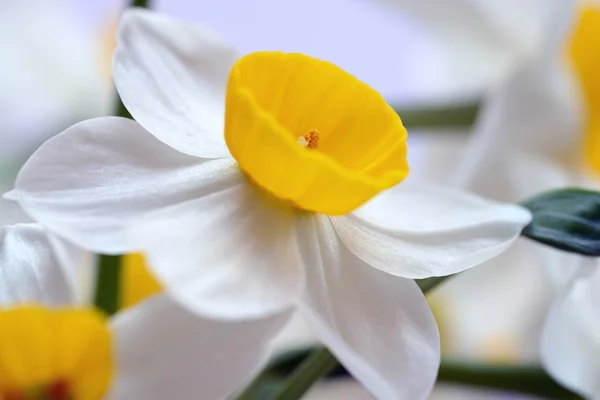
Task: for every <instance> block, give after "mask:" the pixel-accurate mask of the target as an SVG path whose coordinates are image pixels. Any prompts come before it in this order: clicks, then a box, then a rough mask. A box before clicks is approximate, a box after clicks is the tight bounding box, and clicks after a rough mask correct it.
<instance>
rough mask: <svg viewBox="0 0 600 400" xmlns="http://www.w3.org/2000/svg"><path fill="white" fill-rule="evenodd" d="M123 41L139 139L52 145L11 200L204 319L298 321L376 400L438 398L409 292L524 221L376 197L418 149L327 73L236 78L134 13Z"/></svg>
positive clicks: (123, 129)
mask: <svg viewBox="0 0 600 400" xmlns="http://www.w3.org/2000/svg"><path fill="white" fill-rule="evenodd" d="M118 39H119V40H118V47H117V51H116V54H115V59H114V65H113V69H114V71H113V73H114V77H115V82H116V85H117V88H118V90H119V93H120V95H121V97H122V99H123V101H124V103H125V105H126V106H127V108H128V110H129V111H130V112H131V113H132V115H133V116H134V117H135V118H136V121H137V122H134V121H131V120H126V119H122V118H113V117H111V118H101V119H94V120H90V121H86V122H82V123H80V124H77V125H75V126H73V127H71V128H70V129H68V130H66V131H65V132H63V133H61V134H59V135H57V136H56V137H54V138H53V139H51V140H49V141H48V142H46V144H44V145H43V146H42V147H41V148H40V149H39V150H38V151H37V152H36V153H35V154H34V155H33V156H32V157H31V159H30V160H29V161H28V163H27V164H26V165H25V166H24V168H23V169H22V171H21V172H20V174H19V177H18V179H17V182H16V186H15V190H14V191H13V192H11V194H10V195H8V196H9V197H10V198H11V199H14V200H16V201H18V202H19V203H20V205H21V206H22V207H23V208H24V209H25V210H26V211H27V212H28V213H29V214H30V215H31V216H32V217H33V218H35V219H36V220H37V221H39V222H40V223H42V224H43V225H45V226H47V227H48V228H49V229H51V230H52V231H53V232H56V233H58V234H59V235H61V236H62V237H64V238H66V239H68V240H71V241H73V242H75V243H77V244H79V245H81V246H83V247H86V248H89V249H91V250H93V251H98V252H105V253H106V252H108V253H123V252H130V251H134V250H138V249H141V250H143V251H144V253H145V255H146V256H147V259H148V260H149V262H150V264H151V267H152V268H153V269H154V272H155V274H156V275H157V276H158V277H159V279H160V280H161V282H162V284H164V287H165V290H166V291H168V292H169V293H170V294H171V295H172V296H173V297H174V298H176V299H177V300H178V301H180V302H181V303H182V304H184V305H185V306H186V307H187V308H188V309H190V310H193V311H194V312H196V313H199V314H201V315H205V316H211V317H214V318H221V319H227V320H239V319H254V318H264V317H265V316H267V315H272V314H275V313H291V312H292V310H294V309H297V310H299V311H300V312H301V313H302V314H303V316H304V318H305V319H306V320H307V321H308V322H309V324H310V325H311V327H312V329H313V330H314V331H315V333H316V334H317V335H318V337H319V338H320V340H321V341H322V342H323V343H324V344H325V345H326V346H327V347H329V348H330V349H331V350H332V351H333V352H334V353H335V355H336V356H337V357H338V358H339V359H340V361H341V362H342V363H343V364H344V365H345V366H346V367H347V368H348V369H349V370H350V372H351V373H352V374H353V375H354V376H355V377H356V378H357V379H358V380H359V381H361V383H363V384H364V385H365V386H366V387H367V388H368V390H369V391H370V392H372V393H373V394H374V395H375V396H377V397H379V398H384V399H387V398H395V399H420V398H425V397H427V395H428V393H429V391H430V390H431V387H432V385H433V382H434V380H435V376H436V369H437V365H438V362H439V337H438V332H437V329H436V325H435V321H434V319H433V317H432V315H431V312H430V310H429V308H428V306H427V303H426V301H425V298H424V296H423V294H422V293H421V291H420V290H419V288H418V286H417V285H416V283H415V282H414V281H413V279H414V278H425V277H430V276H440V275H447V274H452V273H456V272H460V271H463V270H465V269H468V268H470V267H472V266H474V265H477V264H479V263H481V262H483V261H485V260H487V259H489V258H491V257H494V256H495V255H497V254H499V253H500V252H502V251H503V250H505V249H506V248H507V247H508V246H509V245H510V244H511V243H512V242H513V241H514V239H515V238H516V237H517V236H518V235H519V233H520V231H521V229H522V228H523V226H524V225H525V224H527V223H528V222H529V219H530V216H529V213H528V212H526V211H525V210H524V209H522V208H520V207H517V206H512V205H503V204H497V203H492V202H488V201H485V200H483V199H480V198H477V197H474V196H471V195H468V194H464V193H460V192H456V191H453V190H448V189H440V188H436V187H432V186H420V185H397V186H394V187H393V188H392V189H389V190H387V191H383V192H381V193H380V194H379V195H378V196H376V197H373V196H374V195H375V194H377V192H379V191H381V190H383V189H386V188H388V187H390V186H393V185H394V184H395V183H397V182H399V181H400V180H401V179H402V178H403V177H404V176H405V175H406V173H407V169H406V163H405V152H406V148H405V142H404V140H405V135H406V132H405V130H404V128H403V127H402V125H401V124H400V121H399V119H398V117H397V116H396V115H395V114H394V113H393V111H392V110H391V108H389V107H388V106H387V105H386V104H385V102H384V101H383V99H382V98H381V97H380V96H379V95H378V94H377V93H376V92H374V91H373V90H372V89H370V88H368V87H367V86H366V85H364V84H362V83H360V82H358V81H357V80H356V79H355V78H353V77H352V76H350V75H348V74H346V73H344V72H343V71H341V70H339V69H338V68H337V67H335V66H333V65H331V64H329V63H326V62H323V61H319V60H315V59H312V58H310V57H306V56H302V55H284V54H282V53H255V54H251V55H249V56H246V57H243V58H241V59H240V60H238V61H237V62H236V60H237V59H238V56H237V54H236V53H235V51H234V50H233V49H231V48H230V47H229V46H228V45H227V44H226V43H224V42H223V41H222V40H220V39H219V38H217V37H215V35H214V34H212V33H210V32H207V31H206V30H204V29H203V28H201V27H199V26H196V25H191V24H187V23H183V22H178V21H175V20H172V19H169V18H166V17H163V16H159V15H155V14H153V13H151V12H147V11H142V10H132V11H129V12H126V13H125V15H124V17H123V21H122V23H121V27H120V31H119V38H118ZM232 66H233V69H232ZM230 70H232V72H231V74H230V75H229V71H230ZM228 75H229V85H227V79H228ZM225 97H227V101H226V102H224V99H225ZM224 113H225V119H224V118H223V115H224ZM290 131H291V133H292V135H291V136H290ZM224 132H225V137H226V140H227V144H225V141H224V140H223V136H224V135H223V133H224ZM303 135H304V138H305V141H306V145H307V147H308V148H303V147H302V146H301V145H300V144H299V143H298V137H299V136H303ZM328 135H329V136H328ZM336 135H337V136H336ZM229 151H231V153H233V154H234V155H235V157H236V159H234V158H232V157H231V155H230V152H229ZM236 161H237V162H236ZM238 162H239V166H238ZM242 170H243V171H244V173H242ZM370 198H372V199H371V200H369V199H370ZM367 200H369V201H367ZM365 202H366V204H364V205H363V206H362V207H360V208H358V209H357V210H356V211H354V212H351V211H352V210H353V209H355V208H356V207H357V206H359V205H361V204H363V203H365ZM307 210H313V211H307ZM323 212H324V213H326V214H329V216H328V215H324V214H323ZM268 329H270V330H274V329H275V328H274V327H272V326H271V327H266V326H265V330H268ZM230 334H231V335H234V334H238V335H239V337H240V340H242V338H244V336H245V332H241V331H240V332H237V333H236V332H230Z"/></svg>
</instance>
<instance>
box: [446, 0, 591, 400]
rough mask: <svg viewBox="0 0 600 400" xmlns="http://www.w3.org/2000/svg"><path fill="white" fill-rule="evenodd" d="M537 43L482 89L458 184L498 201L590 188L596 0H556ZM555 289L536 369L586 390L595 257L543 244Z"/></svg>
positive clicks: (544, 262)
mask: <svg viewBox="0 0 600 400" xmlns="http://www.w3.org/2000/svg"><path fill="white" fill-rule="evenodd" d="M547 37H548V40H547V43H546V45H545V46H544V47H543V49H542V51H540V53H539V54H538V55H537V56H536V57H533V58H532V59H530V60H528V61H527V62H525V63H523V64H522V65H521V66H520V68H519V69H518V70H516V71H515V73H514V74H513V76H511V78H510V79H509V80H508V81H507V82H506V84H505V85H503V86H502V87H500V88H498V90H497V91H495V92H494V93H492V94H491V96H490V98H489V100H488V103H487V104H486V105H485V107H484V109H483V112H482V115H481V118H480V120H479V121H478V124H477V126H476V131H475V136H474V138H473V142H472V143H471V148H470V149H469V150H468V151H469V152H470V153H467V156H466V157H465V158H466V159H467V160H468V162H467V163H466V164H465V165H464V168H463V170H462V172H461V174H459V179H458V181H459V182H458V183H459V185H460V186H462V187H464V188H469V189H471V190H474V191H476V192H478V193H481V194H484V195H487V196H490V197H493V198H496V199H502V200H517V199H524V198H526V197H528V196H530V195H532V194H534V193H535V192H537V191H540V190H546V189H551V188H556V187H561V186H567V185H584V186H591V187H595V188H597V187H598V172H600V157H599V156H598V154H599V153H598V149H599V148H600V147H599V146H598V143H599V142H598V138H599V137H600V136H599V135H598V132H599V126H600V119H599V116H600V113H598V106H599V105H600V84H599V82H600V81H599V80H598V74H597V71H598V66H600V53H599V52H598V48H600V47H599V46H598V44H599V43H600V42H599V39H598V38H599V37H600V4H598V2H577V1H575V2H564V4H563V12H562V13H561V15H560V18H559V19H557V21H556V22H555V24H554V27H553V29H551V30H550V31H549V34H548V35H547ZM540 255H541V256H542V257H543V258H542V259H541V260H539V261H538V264H540V266H541V267H543V268H544V269H545V270H546V271H549V272H550V275H551V277H552V278H553V280H554V283H555V286H556V288H557V289H558V290H557V293H558V295H557V296H556V302H555V304H553V305H552V307H551V310H550V313H549V316H548V318H547V321H546V324H545V327H544V329H543V333H542V346H541V356H542V361H543V364H544V366H545V368H546V369H547V370H548V372H549V373H550V374H551V375H552V376H553V377H554V378H555V379H557V380H558V381H559V382H561V383H563V384H564V385H565V386H567V387H569V388H571V389H572V390H574V391H577V392H579V393H580V394H582V395H584V396H585V397H587V398H592V399H595V398H600V397H598V396H600V392H598V386H597V376H598V375H597V373H598V364H597V362H596V361H595V359H594V358H593V356H592V355H593V354H595V353H596V352H597V342H598V337H597V335H595V332H596V331H597V327H596V326H595V325H594V324H596V323H597V318H596V317H595V314H594V313H595V312H596V309H595V307H597V304H596V301H595V299H594V297H593V296H592V293H593V291H597V289H598V279H597V275H598V273H597V270H598V262H597V261H596V260H595V259H589V258H583V257H579V256H574V255H568V254H563V253H558V252H555V251H550V250H545V251H544V252H543V253H540Z"/></svg>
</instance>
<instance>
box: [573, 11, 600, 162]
mask: <svg viewBox="0 0 600 400" xmlns="http://www.w3.org/2000/svg"><path fill="white" fill-rule="evenodd" d="M569 56H570V59H571V62H572V64H573V67H574V69H575V72H576V74H577V77H578V78H579V81H580V85H581V89H582V91H583V94H584V98H585V103H586V114H587V120H586V126H585V137H584V146H585V147H584V155H585V158H586V160H587V162H588V163H589V165H590V166H591V167H592V169H593V170H594V171H595V172H597V173H600V73H599V71H600V9H598V8H597V7H594V6H592V5H590V4H588V5H586V6H585V7H583V8H582V9H581V12H580V14H579V19H578V21H577V26H576V28H575V32H574V35H573V37H572V39H571V42H570V43H569Z"/></svg>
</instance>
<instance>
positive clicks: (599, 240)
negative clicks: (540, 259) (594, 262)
mask: <svg viewBox="0 0 600 400" xmlns="http://www.w3.org/2000/svg"><path fill="white" fill-rule="evenodd" d="M522 205H523V206H524V207H526V208H528V209H529V211H531V213H532V214H533V221H532V222H531V223H530V224H529V225H527V226H526V227H525V229H524V230H523V232H522V235H523V236H526V237H528V238H530V239H533V240H535V241H537V242H540V243H544V244H546V245H548V246H552V247H555V248H557V249H561V250H565V251H569V252H573V253H578V254H583V255H586V256H600V192H596V191H592V190H586V189H576V188H568V189H560V190H554V191H551V192H547V193H542V194H540V195H538V196H535V197H533V198H532V199H529V200H527V201H525V202H523V203H522Z"/></svg>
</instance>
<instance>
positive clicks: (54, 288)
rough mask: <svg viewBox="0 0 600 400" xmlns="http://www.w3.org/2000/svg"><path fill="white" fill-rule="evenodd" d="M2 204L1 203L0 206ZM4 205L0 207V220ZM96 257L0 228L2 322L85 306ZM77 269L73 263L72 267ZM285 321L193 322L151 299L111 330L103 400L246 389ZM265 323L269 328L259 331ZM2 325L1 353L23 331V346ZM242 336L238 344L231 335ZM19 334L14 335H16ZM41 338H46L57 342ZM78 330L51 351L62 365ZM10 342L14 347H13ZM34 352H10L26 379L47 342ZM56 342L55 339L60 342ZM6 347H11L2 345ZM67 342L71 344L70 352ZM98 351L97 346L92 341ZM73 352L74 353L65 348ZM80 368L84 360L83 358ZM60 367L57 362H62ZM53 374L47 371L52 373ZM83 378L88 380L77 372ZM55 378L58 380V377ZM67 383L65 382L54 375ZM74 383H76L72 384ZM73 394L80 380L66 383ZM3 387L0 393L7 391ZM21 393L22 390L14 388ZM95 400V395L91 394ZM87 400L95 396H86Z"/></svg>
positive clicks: (34, 232) (31, 228)
mask: <svg viewBox="0 0 600 400" xmlns="http://www.w3.org/2000/svg"><path fill="white" fill-rule="evenodd" d="M0 206H4V204H0ZM2 211H3V207H2V208H0V214H3V213H2ZM92 262H93V257H92V256H91V255H90V254H89V253H88V252H86V251H83V250H82V249H79V248H77V246H74V245H70V244H68V243H67V242H65V241H63V240H61V239H58V238H56V237H53V236H52V235H50V234H48V232H46V231H45V230H44V229H42V228H41V227H40V226H39V225H36V224H29V223H21V224H14V225H3V226H1V227H0V324H2V323H6V322H5V320H4V319H2V318H3V316H4V312H5V310H7V309H14V308H15V307H19V306H21V305H28V306H29V305H31V304H39V305H43V306H47V307H51V308H65V307H76V308H81V307H82V306H85V305H86V303H85V298H86V297H87V295H86V294H85V293H83V291H82V286H81V285H80V282H79V280H80V279H79V276H78V275H79V274H81V273H85V270H86V269H92V267H93V265H92ZM75 263H77V265H74V264H75ZM286 320H287V317H286V316H285V315H275V316H272V317H269V318H266V319H263V320H255V321H249V322H219V321H212V320H208V319H204V318H200V317H198V316H194V315H192V314H190V313H189V312H187V311H185V310H184V309H182V308H181V307H179V306H178V305H177V304H176V303H175V302H173V301H172V300H170V299H169V298H168V297H167V296H165V295H161V294H158V295H155V296H153V297H150V298H148V299H147V300H145V301H142V302H141V303H139V304H137V305H135V306H132V307H130V308H127V309H125V310H122V311H120V312H118V313H117V314H116V315H115V316H114V317H113V318H112V319H111V320H110V321H109V325H108V329H109V331H110V335H111V336H112V343H113V344H112V346H114V349H113V350H112V352H113V354H114V355H115V359H114V361H113V363H114V364H116V365H114V366H111V367H110V368H111V372H112V374H113V376H112V379H111V382H110V387H109V392H108V394H107V397H103V398H106V399H114V400H122V399H127V400H136V399H144V400H151V399H156V400H159V399H160V400H163V399H166V398H177V399H196V398H198V394H199V393H201V394H202V397H203V398H206V399H220V398H225V397H227V396H228V395H230V394H231V393H233V392H234V391H236V390H237V389H239V388H240V386H241V385H243V384H244V383H245V382H246V381H247V379H249V377H250V376H251V375H253V374H255V373H256V371H257V370H258V369H259V368H260V367H261V366H262V365H263V364H264V362H265V361H266V356H267V353H266V351H265V345H266V344H267V339H269V338H270V332H269V329H275V328H276V327H278V326H283V325H284V324H285V322H286ZM264 324H266V327H264V326H263V325H264ZM11 328H12V327H9V326H7V325H2V330H3V332H4V333H5V335H3V336H2V337H0V348H3V346H6V345H8V346H11V348H12V349H13V350H14V349H17V348H21V343H23V344H26V343H27V339H28V336H27V335H25V332H20V335H21V336H19V337H22V338H23V342H20V341H19V340H18V339H14V338H12V339H11V337H10V336H7V334H6V332H8V329H11ZM238 331H242V332H244V340H243V341H240V340H239V337H238V336H237V335H236V334H234V333H235V332H238ZM17 332H19V331H17ZM55 332H56V326H52V332H50V331H48V332H39V334H41V335H43V336H44V337H54V336H58V335H55V334H54V333H55ZM77 334H78V331H76V330H75V329H74V330H73V331H71V332H70V335H71V336H69V340H66V341H65V340H64V338H63V340H62V343H63V344H62V345H61V346H63V347H62V348H61V349H54V350H55V351H61V350H62V351H64V353H61V355H63V356H65V359H63V360H62V364H63V365H67V364H69V361H68V360H67V358H66V354H67V352H68V351H77V350H76V349H75V348H74V346H75V345H76V343H78V341H77ZM11 340H12V341H11ZM34 340H35V346H36V349H38V351H39V353H36V355H35V357H34V358H29V359H28V358H27V355H26V354H15V353H14V352H13V353H12V354H15V356H17V357H19V363H21V362H26V361H24V360H29V361H30V362H32V363H33V364H31V365H27V366H26V368H28V369H29V371H30V372H29V373H28V374H26V376H25V378H24V380H25V382H27V381H29V383H38V384H39V383H43V382H39V381H36V374H35V372H36V371H38V372H39V371H40V368H41V366H42V365H44V364H43V363H44V361H45V360H46V359H45V358H44V354H47V352H48V351H52V349H50V348H48V347H44V345H46V346H48V344H49V343H50V342H49V341H42V340H40V338H39V337H37V336H36V337H35V339H34ZM58 340H59V342H60V341H61V340H60V337H59V338H58ZM7 341H8V342H7ZM71 344H72V346H71ZM97 345H100V343H97ZM69 346H71V347H69ZM4 356H5V357H4V358H3V363H2V365H0V376H2V377H5V376H6V374H7V372H6V371H8V370H11V368H19V366H18V365H16V366H15V365H12V364H11V363H10V362H9V360H10V358H9V357H8V355H6V354H4ZM82 362H83V360H82ZM58 364H61V363H60V362H59V363H58ZM56 372H57V371H51V375H52V374H53V373H56ZM79 376H80V379H85V374H80V375H79ZM54 378H57V377H56V376H55V377H54ZM58 378H60V379H64V378H66V377H64V376H61V377H58ZM74 379H79V378H74ZM67 383H68V384H69V386H70V387H71V388H72V389H73V390H75V388H76V387H78V386H79V384H78V382H67ZM5 384H6V381H2V382H0V393H2V394H4V393H5V391H6V390H7V388H6V386H4V385H5ZM17 389H24V388H17ZM87 395H88V396H92V393H88V394H87ZM87 398H92V397H87Z"/></svg>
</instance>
